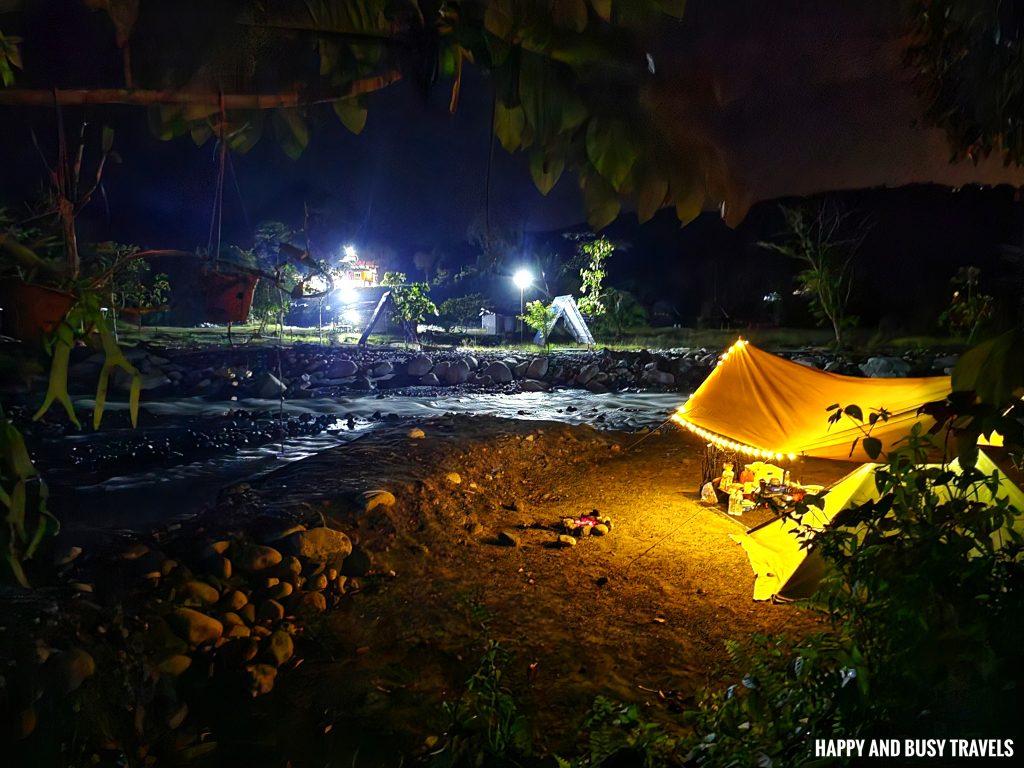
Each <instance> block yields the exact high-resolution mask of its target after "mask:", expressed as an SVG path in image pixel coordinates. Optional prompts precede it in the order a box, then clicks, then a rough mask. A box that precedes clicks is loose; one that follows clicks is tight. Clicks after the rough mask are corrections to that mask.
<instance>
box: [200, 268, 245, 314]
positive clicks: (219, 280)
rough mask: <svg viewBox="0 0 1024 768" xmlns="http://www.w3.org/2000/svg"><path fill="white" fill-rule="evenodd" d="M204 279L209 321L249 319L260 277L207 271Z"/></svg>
mask: <svg viewBox="0 0 1024 768" xmlns="http://www.w3.org/2000/svg"><path fill="white" fill-rule="evenodd" d="M202 279H203V296H204V298H205V301H206V320H207V322H210V323H244V322H245V321H246V320H248V319H249V310H250V309H251V308H252V295H253V293H254V292H255V290H256V283H258V282H259V277H257V276H256V275H247V274H238V273H231V272H207V273H206V274H205V275H203V277H202Z"/></svg>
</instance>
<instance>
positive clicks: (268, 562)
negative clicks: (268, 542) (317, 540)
mask: <svg viewBox="0 0 1024 768" xmlns="http://www.w3.org/2000/svg"><path fill="white" fill-rule="evenodd" d="M292 535H293V536H294V535H295V534H292ZM233 554H234V563H235V565H237V566H238V568H239V569H240V570H243V571H262V570H263V569H264V568H272V567H273V566H275V565H277V564H278V563H280V562H281V553H280V552H278V551H277V550H276V549H274V548H273V547H265V546H261V545H250V546H247V547H239V548H238V552H235V553H233Z"/></svg>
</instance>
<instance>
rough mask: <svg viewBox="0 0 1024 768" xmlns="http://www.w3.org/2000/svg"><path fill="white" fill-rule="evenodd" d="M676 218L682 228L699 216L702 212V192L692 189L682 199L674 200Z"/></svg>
mask: <svg viewBox="0 0 1024 768" xmlns="http://www.w3.org/2000/svg"><path fill="white" fill-rule="evenodd" d="M675 203H676V218H677V219H679V221H680V223H681V224H683V225H684V226H685V225H687V224H689V223H690V222H691V221H693V220H694V219H696V218H697V217H698V216H700V214H701V211H703V210H704V192H703V191H702V190H700V189H693V190H691V191H690V192H689V193H688V194H686V195H684V196H683V197H682V198H678V197H677V198H675Z"/></svg>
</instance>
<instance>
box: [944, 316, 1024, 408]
mask: <svg viewBox="0 0 1024 768" xmlns="http://www.w3.org/2000/svg"><path fill="white" fill-rule="evenodd" d="M1022 349H1024V331H1022V329H1021V328H1014V329H1013V330H1010V331H1007V332H1006V333H1004V334H1002V335H1000V336H996V337H995V338H994V339H989V340H988V341H984V342H982V343H981V344H978V345H977V346H975V347H972V348H971V349H969V350H967V351H966V352H964V353H963V355H961V356H960V359H959V360H958V361H957V363H956V365H955V366H954V367H953V377H952V378H953V390H954V391H974V392H975V393H977V395H978V397H979V398H980V399H981V401H982V402H983V403H988V404H989V405H995V406H997V407H999V406H1004V405H1006V404H1007V403H1009V402H1010V400H1011V399H1012V398H1014V397H1020V396H1021V395H1022V394H1024V354H1021V350H1022Z"/></svg>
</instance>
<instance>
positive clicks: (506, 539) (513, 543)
mask: <svg viewBox="0 0 1024 768" xmlns="http://www.w3.org/2000/svg"><path fill="white" fill-rule="evenodd" d="M498 543H499V544H500V545H501V546H503V547H518V546H521V544H522V542H521V541H520V540H519V537H518V536H516V534H514V533H512V531H507V530H505V531H499V532H498Z"/></svg>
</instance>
